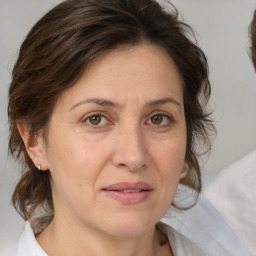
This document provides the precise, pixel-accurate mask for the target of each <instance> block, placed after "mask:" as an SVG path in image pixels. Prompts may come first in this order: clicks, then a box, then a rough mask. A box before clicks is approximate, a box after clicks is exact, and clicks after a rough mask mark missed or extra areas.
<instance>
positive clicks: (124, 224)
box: [102, 214, 158, 237]
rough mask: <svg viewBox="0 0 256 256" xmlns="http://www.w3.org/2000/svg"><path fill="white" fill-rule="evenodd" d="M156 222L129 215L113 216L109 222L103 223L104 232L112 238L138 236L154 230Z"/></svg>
mask: <svg viewBox="0 0 256 256" xmlns="http://www.w3.org/2000/svg"><path fill="white" fill-rule="evenodd" d="M157 222H158V221H155V220H152V219H151V218H147V217H146V216H132V215H131V214H130V215H129V214H127V215H126V216H125V215H121V216H116V217H114V216H113V218H112V219H111V220H107V221H106V222H105V223H106V225H105V230H106V231H107V233H110V234H111V235H114V236H120V237H127V236H140V235H143V234H145V233H146V232H148V231H149V230H150V229H152V228H154V227H155V225H156V223H157ZM102 224H103V223H102Z"/></svg>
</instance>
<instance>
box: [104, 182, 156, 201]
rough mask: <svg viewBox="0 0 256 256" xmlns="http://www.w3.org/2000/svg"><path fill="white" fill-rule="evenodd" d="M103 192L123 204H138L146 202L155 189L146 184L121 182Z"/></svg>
mask: <svg viewBox="0 0 256 256" xmlns="http://www.w3.org/2000/svg"><path fill="white" fill-rule="evenodd" d="M103 191H104V192H105V193H106V194H107V195H108V196H109V197H111V198H113V199H115V200H117V201H119V202H121V203H123V204H128V205H132V204H138V203H141V202H143V201H144V200H146V199H147V198H148V197H149V195H150V194H151V193H152V191H153V188H152V187H151V186H150V185H149V184H147V183H144V182H136V183H129V182H120V183H115V184H112V185H110V186H108V187H105V188H104V189H103Z"/></svg>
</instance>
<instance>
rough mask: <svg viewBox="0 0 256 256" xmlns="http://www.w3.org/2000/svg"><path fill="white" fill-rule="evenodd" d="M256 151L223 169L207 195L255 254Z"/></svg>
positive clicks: (210, 186)
mask: <svg viewBox="0 0 256 256" xmlns="http://www.w3.org/2000/svg"><path fill="white" fill-rule="evenodd" d="M255 184H256V150H254V151H251V152H250V153H248V154H247V155H245V156H244V157H242V158H241V159H239V160H237V161H235V162H234V163H232V164H231V165H230V166H228V167H227V168H225V169H224V170H222V171H221V172H220V174H219V176H218V177H217V178H216V179H215V180H214V181H213V182H212V183H211V184H210V185H209V186H208V187H207V189H206V191H205V196H206V197H207V198H208V199H209V200H210V201H211V202H212V203H213V205H214V206H215V207H216V208H217V209H218V210H219V212H220V213H221V214H222V216H223V217H224V218H225V220H226V221H227V222H228V223H229V225H230V226H231V227H232V229H233V230H234V231H235V232H236V234H237V236H238V237H239V238H240V239H241V241H243V243H244V244H245V245H246V246H247V247H248V248H249V249H250V250H251V251H252V252H253V253H256V245H255V236H256V229H255V228H252V227H255V226H256V218H255V215H256V207H255V198H256V189H255Z"/></svg>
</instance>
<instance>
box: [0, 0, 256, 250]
mask: <svg viewBox="0 0 256 256" xmlns="http://www.w3.org/2000/svg"><path fill="white" fill-rule="evenodd" d="M59 2H60V1H58V0H44V1H41V0H0V142H1V143H0V250H1V248H2V247H3V244H4V242H6V240H10V239H11V240H14V239H15V238H16V237H17V236H18V235H19V232H18V231H19V230H20V223H21V219H20V218H19V217H18V215H17V214H16V213H15V211H14V210H13V209H12V207H11V206H10V197H11V193H12V191H13V189H14V184H15V182H16V181H17V179H18V177H19V169H18V167H17V165H16V164H15V163H13V161H12V159H11V157H8V156H7V147H8V123H7V114H6V112H7V111H6V109H7V100H8V95H7V93H8V85H9V82H10V77H11V70H12V66H13V63H14V61H15V59H16V57H17V53H18V49H19V46H20V44H21V42H22V41H23V39H24V37H25V35H26V34H27V33H28V31H29V29H30V28H31V26H32V25H33V24H34V23H35V22H36V21H37V20H38V19H39V17H41V16H42V15H43V14H44V13H45V12H46V11H47V10H49V9H50V8H51V7H53V6H54V5H56V4H57V3H59ZM173 3H174V4H175V5H176V7H177V8H178V9H179V10H180V12H181V13H182V16H183V18H184V20H185V21H186V22H188V23H189V24H190V25H191V26H192V27H193V28H194V29H195V30H196V32H197V36H198V41H199V45H200V46H201V47H202V48H203V50H204V51H205V53H206V55H207V57H208V60H209V66H210V78H211V82H212V100H211V105H212V107H213V108H214V119H215V124H216V127H217V130H218V134H217V137H216V139H215V142H214V147H213V151H212V154H211V156H210V158H209V160H208V162H206V163H204V164H203V168H202V170H203V180H204V184H205V186H207V184H209V182H210V181H211V180H212V179H213V178H214V177H216V176H217V174H218V173H219V172H220V171H221V170H222V169H223V168H224V167H226V166H228V165H229V164H230V163H232V162H233V161H234V160H236V159H239V158H240V157H241V156H243V155H245V154H246V153H248V152H249V151H251V150H252V149H254V148H256V115H255V112H256V100H255V99H256V76H255V73H254V70H253V67H252V64H251V61H250V59H249V57H248V47H249V39H248V25H249V23H250V20H251V18H252V13H253V10H254V9H255V8H256V1H255V0H175V1H173ZM204 162H205V161H204ZM241 171H242V170H241Z"/></svg>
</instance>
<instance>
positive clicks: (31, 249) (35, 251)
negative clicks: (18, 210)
mask: <svg viewBox="0 0 256 256" xmlns="http://www.w3.org/2000/svg"><path fill="white" fill-rule="evenodd" d="M17 256H47V254H46V253H45V252H44V250H43V249H42V248H41V247H40V245H39V244H38V243H37V241H36V238H35V235H34V231H33V229H32V227H31V223H30V222H29V221H27V222H26V224H25V229H24V231H23V232H22V234H21V236H20V239H19V243H18V247H17Z"/></svg>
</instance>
